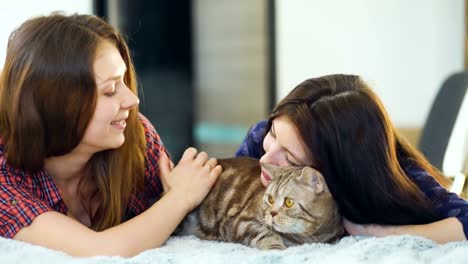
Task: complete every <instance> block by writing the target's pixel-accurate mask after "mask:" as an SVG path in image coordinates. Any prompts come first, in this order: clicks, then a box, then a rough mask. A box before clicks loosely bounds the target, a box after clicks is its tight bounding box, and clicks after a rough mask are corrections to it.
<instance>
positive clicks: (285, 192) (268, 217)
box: [177, 158, 344, 249]
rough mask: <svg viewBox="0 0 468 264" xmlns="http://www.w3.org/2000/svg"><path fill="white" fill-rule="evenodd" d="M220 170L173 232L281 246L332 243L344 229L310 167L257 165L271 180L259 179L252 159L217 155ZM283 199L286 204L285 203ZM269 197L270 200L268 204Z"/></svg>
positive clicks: (335, 209) (255, 245)
mask: <svg viewBox="0 0 468 264" xmlns="http://www.w3.org/2000/svg"><path fill="white" fill-rule="evenodd" d="M219 164H221V165H222V167H223V172H222V173H221V175H220V176H219V178H218V180H217V182H216V184H215V186H214V187H213V189H212V190H211V191H210V193H209V194H208V196H207V197H206V199H205V200H204V201H203V202H202V203H201V204H200V206H199V207H197V208H196V209H195V210H194V211H193V212H191V213H190V214H189V215H188V216H187V217H186V218H185V220H184V221H183V222H182V224H181V226H180V228H179V231H178V232H177V234H178V235H195V236H197V237H199V238H201V239H208V240H218V241H227V242H237V243H242V244H244V245H248V246H252V247H258V248H260V249H284V248H286V247H288V246H292V245H300V244H303V243H311V242H333V241H335V240H336V239H337V238H340V237H341V235H342V234H343V232H344V229H343V226H342V221H341V216H340V215H339V213H338V209H337V207H336V204H335V202H334V200H333V198H332V196H331V194H330V192H329V191H328V188H327V186H326V184H325V181H324V179H323V177H322V175H321V174H320V173H319V172H318V171H316V170H314V169H312V168H310V167H304V168H301V167H283V168H280V167H274V166H271V165H262V167H263V168H264V170H265V171H267V172H268V174H270V176H271V177H272V181H271V183H270V184H269V186H268V188H267V189H266V190H265V187H264V186H263V185H262V183H261V181H260V173H261V168H260V165H259V163H258V160H256V159H252V158H232V159H220V160H219ZM286 198H287V199H288V202H289V203H288V204H287V205H291V200H292V203H293V204H292V205H291V206H290V208H288V207H287V206H286V204H285V200H286ZM272 201H273V203H271V202H272Z"/></svg>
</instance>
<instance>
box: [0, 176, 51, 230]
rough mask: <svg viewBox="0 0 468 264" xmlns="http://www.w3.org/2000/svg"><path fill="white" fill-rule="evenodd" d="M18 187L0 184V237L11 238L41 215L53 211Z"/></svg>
mask: <svg viewBox="0 0 468 264" xmlns="http://www.w3.org/2000/svg"><path fill="white" fill-rule="evenodd" d="M32 197H33V195H31V194H30V193H29V192H28V191H26V190H25V189H23V188H21V187H20V186H12V185H9V184H7V183H0V236H1V237H5V238H13V237H14V236H15V235H16V233H18V232H19V231H20V230H21V228H23V227H25V226H28V225H30V224H31V223H32V221H33V220H34V218H35V217H36V216H38V215H40V214H42V213H45V212H49V211H53V209H52V208H51V207H50V206H48V205H47V203H45V202H44V201H41V200H39V199H35V198H32Z"/></svg>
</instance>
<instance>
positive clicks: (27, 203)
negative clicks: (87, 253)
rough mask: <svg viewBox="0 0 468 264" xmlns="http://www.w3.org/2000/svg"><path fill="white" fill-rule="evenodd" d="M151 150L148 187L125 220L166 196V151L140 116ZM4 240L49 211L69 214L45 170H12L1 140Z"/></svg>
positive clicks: (1, 233) (0, 199) (135, 199)
mask: <svg viewBox="0 0 468 264" xmlns="http://www.w3.org/2000/svg"><path fill="white" fill-rule="evenodd" d="M140 121H141V122H142V124H143V126H144V129H145V135H146V146H147V152H146V154H147V157H146V159H145V187H144V190H143V192H141V193H138V194H134V195H132V196H131V198H130V202H129V205H128V208H127V211H126V212H127V214H126V216H125V219H123V220H128V219H130V218H132V217H134V216H136V215H138V214H140V213H142V212H143V211H145V210H146V209H148V208H149V207H150V206H151V205H152V204H153V203H154V202H155V201H156V200H157V199H159V197H160V195H161V194H162V190H163V188H162V185H161V180H160V178H159V169H158V158H159V153H160V152H161V151H166V149H165V147H164V145H163V144H162V142H161V139H160V138H159V135H158V134H157V132H156V130H155V129H154V127H153V126H152V125H151V123H150V122H149V121H148V120H147V119H146V118H145V117H144V116H143V115H140ZM0 166H1V168H0V236H1V237H6V238H12V237H14V236H15V235H16V233H18V231H19V230H20V229H21V228H22V227H24V226H28V225H30V224H31V223H32V221H33V220H34V218H35V217H36V216H38V215H40V214H42V213H45V212H48V211H57V212H60V213H63V214H67V211H68V209H67V206H66V204H65V203H64V201H63V199H62V197H61V196H60V193H59V191H58V189H57V186H56V185H55V184H54V181H53V180H52V178H51V177H50V176H49V175H48V174H47V172H46V171H45V170H44V169H41V170H39V171H36V172H29V171H23V170H19V169H16V168H14V167H12V166H10V165H9V164H8V163H7V162H6V159H5V153H4V146H3V145H2V144H1V140H0Z"/></svg>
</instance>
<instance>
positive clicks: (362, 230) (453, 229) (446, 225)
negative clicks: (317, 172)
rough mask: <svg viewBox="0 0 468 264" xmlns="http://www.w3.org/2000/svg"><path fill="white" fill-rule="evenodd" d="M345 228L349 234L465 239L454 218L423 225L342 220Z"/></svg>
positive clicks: (443, 240) (439, 241) (459, 224)
mask: <svg viewBox="0 0 468 264" xmlns="http://www.w3.org/2000/svg"><path fill="white" fill-rule="evenodd" d="M344 225H345V228H346V230H347V231H348V233H349V234H351V235H364V236H376V237H384V236H389V235H414V236H420V237H425V238H428V239H431V240H434V241H436V242H438V243H447V242H452V241H462V240H466V237H465V234H464V232H463V225H462V224H461V223H460V221H459V220H458V219H457V218H455V217H451V218H447V219H444V220H440V221H437V222H433V223H430V224H424V225H401V226H382V225H359V224H355V223H352V222H350V221H348V220H344Z"/></svg>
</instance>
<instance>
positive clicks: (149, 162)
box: [140, 115, 170, 199]
mask: <svg viewBox="0 0 468 264" xmlns="http://www.w3.org/2000/svg"><path fill="white" fill-rule="evenodd" d="M140 120H141V122H142V124H143V127H144V129H145V137H146V158H145V189H146V191H145V192H146V193H147V194H149V198H152V199H155V198H156V199H157V198H159V197H160V196H161V194H162V193H163V191H164V190H163V187H162V183H161V178H160V173H159V165H158V161H159V156H160V154H161V153H162V152H165V153H166V154H167V156H168V157H170V155H169V153H168V152H167V150H166V148H165V147H164V144H163V143H162V141H161V138H160V137H159V134H158V133H157V132H156V129H155V128H154V126H153V125H152V124H151V123H150V121H149V120H148V119H146V117H144V116H143V115H140Z"/></svg>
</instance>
